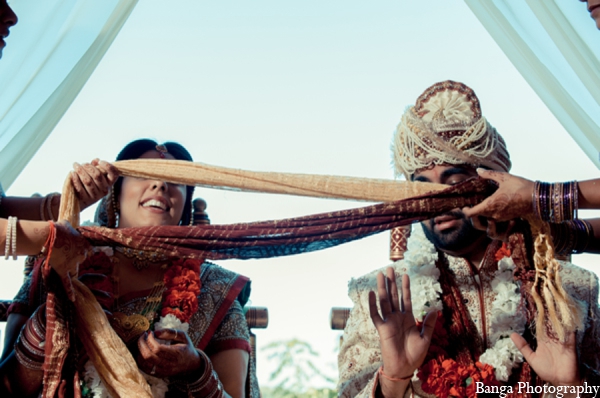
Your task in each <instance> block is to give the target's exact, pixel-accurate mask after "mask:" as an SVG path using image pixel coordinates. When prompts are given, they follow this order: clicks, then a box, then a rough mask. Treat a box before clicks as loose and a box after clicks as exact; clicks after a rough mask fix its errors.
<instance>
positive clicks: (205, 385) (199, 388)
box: [172, 350, 224, 398]
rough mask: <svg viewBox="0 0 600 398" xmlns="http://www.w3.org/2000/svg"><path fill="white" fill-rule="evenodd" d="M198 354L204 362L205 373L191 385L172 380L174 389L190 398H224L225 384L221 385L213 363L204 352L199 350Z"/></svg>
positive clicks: (179, 380)
mask: <svg viewBox="0 0 600 398" xmlns="http://www.w3.org/2000/svg"><path fill="white" fill-rule="evenodd" d="M198 354H200V356H201V357H202V359H203V361H204V372H203V373H202V375H200V377H199V378H198V379H196V380H195V381H193V382H191V383H190V382H187V381H185V380H181V379H178V380H177V379H176V380H173V379H172V380H173V381H174V385H173V387H175V389H176V390H179V391H180V392H183V393H186V394H187V396H188V397H192V396H202V397H209V398H221V397H223V396H224V395H223V393H224V390H223V384H221V381H220V380H219V376H218V375H217V373H216V372H215V371H214V369H213V366H212V362H211V361H210V359H209V358H208V356H207V355H206V354H205V353H204V352H203V351H200V350H198ZM192 394H194V395H192Z"/></svg>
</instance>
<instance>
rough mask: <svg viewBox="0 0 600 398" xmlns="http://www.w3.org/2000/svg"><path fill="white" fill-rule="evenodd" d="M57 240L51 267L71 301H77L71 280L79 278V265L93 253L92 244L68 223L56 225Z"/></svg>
mask: <svg viewBox="0 0 600 398" xmlns="http://www.w3.org/2000/svg"><path fill="white" fill-rule="evenodd" d="M55 226H56V239H55V240H54V247H53V248H52V252H51V254H50V259H49V260H50V266H51V267H52V268H53V269H54V270H55V271H56V273H57V274H58V275H59V276H60V279H61V281H62V283H63V286H64V288H65V290H66V291H67V294H68V295H69V298H70V299H71V301H75V293H74V290H73V285H72V283H71V278H77V275H78V272H79V264H81V262H82V261H83V260H85V258H86V257H87V255H88V254H89V253H90V252H91V248H92V246H91V244H90V242H88V240H87V239H86V238H84V237H83V236H82V235H81V234H80V233H79V232H77V230H76V229H75V228H73V227H72V226H71V224H69V223H68V222H66V221H59V222H57V223H55Z"/></svg>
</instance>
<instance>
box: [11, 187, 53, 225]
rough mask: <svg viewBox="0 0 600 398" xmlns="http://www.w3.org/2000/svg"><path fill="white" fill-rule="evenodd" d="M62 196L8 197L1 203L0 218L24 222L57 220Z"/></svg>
mask: <svg viewBox="0 0 600 398" xmlns="http://www.w3.org/2000/svg"><path fill="white" fill-rule="evenodd" d="M59 206H60V195H59V194H50V195H47V196H44V197H40V198H27V197H18V196H7V197H4V198H2V202H1V203H0V217H4V218H6V217H8V216H13V217H17V218H19V219H24V220H41V221H46V220H56V219H57V218H58V209H59Z"/></svg>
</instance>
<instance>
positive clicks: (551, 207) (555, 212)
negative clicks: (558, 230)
mask: <svg viewBox="0 0 600 398" xmlns="http://www.w3.org/2000/svg"><path fill="white" fill-rule="evenodd" d="M578 196H579V186H578V184H577V181H570V182H565V183H553V184H551V183H547V182H541V181H535V182H534V185H533V195H532V198H531V199H532V204H533V213H534V214H535V215H536V216H537V217H538V218H539V219H541V220H543V221H546V222H551V223H557V224H558V223H562V222H565V221H569V220H573V219H575V218H577V210H578V207H579V197H578Z"/></svg>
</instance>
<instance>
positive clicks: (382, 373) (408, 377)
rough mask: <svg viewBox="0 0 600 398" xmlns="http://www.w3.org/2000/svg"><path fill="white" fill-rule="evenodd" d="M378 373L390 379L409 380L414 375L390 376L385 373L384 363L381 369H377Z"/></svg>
mask: <svg viewBox="0 0 600 398" xmlns="http://www.w3.org/2000/svg"><path fill="white" fill-rule="evenodd" d="M377 373H379V375H380V376H383V377H384V378H386V379H388V380H389V381H408V380H410V379H412V377H413V375H412V374H411V375H410V376H407V377H399V378H398V377H390V376H388V375H386V374H385V372H384V371H383V365H381V366H380V367H379V370H378V371H377Z"/></svg>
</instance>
